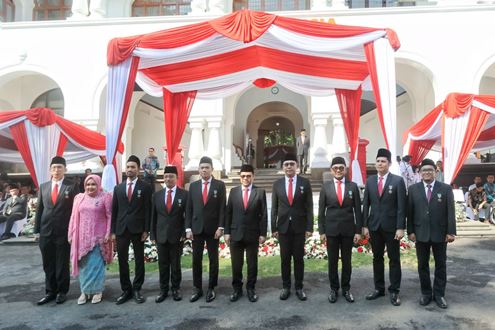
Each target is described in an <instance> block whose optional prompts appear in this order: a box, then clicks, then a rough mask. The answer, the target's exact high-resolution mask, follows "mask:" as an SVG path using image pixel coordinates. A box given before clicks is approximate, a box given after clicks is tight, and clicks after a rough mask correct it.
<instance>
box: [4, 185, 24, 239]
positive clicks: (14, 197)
mask: <svg viewBox="0 0 495 330" xmlns="http://www.w3.org/2000/svg"><path fill="white" fill-rule="evenodd" d="M9 192H10V197H9V199H7V201H6V202H5V205H4V208H3V212H2V214H1V215H0V223H3V222H6V226H5V232H4V233H3V234H2V236H1V237H0V240H6V239H9V238H12V237H15V234H13V233H11V230H12V227H13V226H14V222H16V221H17V220H22V219H24V218H25V217H26V200H25V199H24V198H22V197H20V196H19V187H18V186H17V185H16V184H14V183H13V184H11V185H10V191H9Z"/></svg>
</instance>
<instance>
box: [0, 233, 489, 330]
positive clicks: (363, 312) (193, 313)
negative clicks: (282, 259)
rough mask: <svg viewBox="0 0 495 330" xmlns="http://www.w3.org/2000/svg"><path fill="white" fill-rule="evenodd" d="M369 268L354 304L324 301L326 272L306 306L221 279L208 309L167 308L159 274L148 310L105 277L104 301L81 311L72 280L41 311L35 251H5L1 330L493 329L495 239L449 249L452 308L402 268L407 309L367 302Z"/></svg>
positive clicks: (312, 281)
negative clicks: (422, 300) (428, 300)
mask: <svg viewBox="0 0 495 330" xmlns="http://www.w3.org/2000/svg"><path fill="white" fill-rule="evenodd" d="M371 276H372V270H371V267H365V268H359V269H354V272H353V278H352V285H353V287H352V292H353V293H354V296H355V298H356V302H355V303H354V304H349V303H347V302H346V301H344V300H343V299H342V297H340V299H339V301H338V302H337V303H336V304H330V303H328V301H327V294H328V279H327V276H326V274H307V276H306V280H305V282H306V290H307V293H308V296H309V299H308V301H306V302H300V301H298V300H297V298H296V297H295V295H292V296H291V297H290V298H289V300H288V301H285V302H283V301H280V300H279V299H278V294H279V288H280V282H281V281H280V279H279V278H278V277H276V278H265V279H260V280H259V281H258V286H257V287H258V290H257V291H258V295H259V297H260V300H259V301H258V302H257V303H250V302H249V301H248V300H247V298H246V297H245V296H244V297H243V298H242V299H241V300H240V301H238V302H236V303H231V302H230V301H229V300H228V295H229V294H230V292H231V289H230V279H229V278H224V279H221V280H220V286H219V288H218V290H217V299H216V300H215V301H214V302H213V303H210V304H207V303H205V302H204V300H201V301H200V302H196V303H194V304H191V303H189V301H188V300H187V299H184V300H183V301H181V302H178V303H176V302H173V301H172V300H170V299H167V300H166V301H165V302H163V303H162V304H156V303H155V302H154V296H155V295H156V294H157V290H158V275H157V274H156V273H154V274H149V275H148V276H147V278H146V282H145V285H144V288H143V293H144V295H145V296H147V301H146V302H145V303H144V304H141V305H137V304H136V303H135V302H134V301H129V302H127V303H126V304H124V305H122V306H116V305H115V304H114V300H115V299H116V298H117V296H118V295H119V294H120V289H119V285H118V278H117V276H116V275H111V276H110V277H109V278H108V279H107V289H106V291H105V295H104V301H103V302H102V303H100V304H99V305H91V304H87V305H84V306H78V305H77V304H76V299H77V297H78V296H79V290H78V283H77V281H72V284H71V290H70V293H69V300H68V301H67V302H66V303H65V304H63V305H60V306H58V305H55V304H48V305H45V306H41V307H39V306H36V304H35V302H36V301H37V300H38V299H39V298H41V297H42V296H43V280H44V275H43V271H42V267H41V264H40V253H39V250H38V249H37V247H36V246H33V245H29V246H15V245H14V246H8V245H0V328H1V329H70V330H77V329H117V328H118V329H195V330H197V329H223V328H225V329H231V328H232V329H253V328H261V329H470V330H478V329H495V312H494V308H495V241H494V240H481V239H461V240H458V241H457V242H455V243H454V244H453V245H449V259H448V276H449V277H448V285H447V295H446V298H447V300H448V302H449V304H450V307H449V309H447V310H441V309H439V308H438V307H437V306H436V305H435V304H431V305H429V306H428V307H426V308H425V307H421V306H419V305H418V303H417V301H418V298H419V281H418V277H417V273H416V270H414V269H403V280H402V291H401V296H402V301H403V303H402V306H400V307H393V306H392V305H391V304H390V303H389V300H388V296H387V297H385V298H380V299H379V300H378V301H376V302H369V301H366V300H365V299H364V296H365V295H366V293H367V292H368V291H369V290H370V288H371V287H372V278H371ZM191 285H192V284H191V275H190V271H188V270H186V271H185V272H184V281H183V293H184V298H188V296H189V294H190V291H191V290H190V289H191Z"/></svg>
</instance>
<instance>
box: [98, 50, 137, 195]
mask: <svg viewBox="0 0 495 330" xmlns="http://www.w3.org/2000/svg"><path fill="white" fill-rule="evenodd" d="M131 63H132V57H130V58H128V59H127V60H125V61H124V62H122V63H120V64H119V65H116V66H110V68H109V70H108V87H107V107H106V111H105V120H106V122H105V132H106V147H107V149H106V153H105V156H106V158H107V165H105V168H104V169H103V175H102V186H103V189H104V190H105V191H113V187H115V185H116V184H117V178H116V175H115V168H114V166H113V164H112V160H113V157H114V155H115V154H116V151H117V146H118V137H119V129H120V124H121V122H122V114H123V111H124V109H123V107H124V100H125V91H126V89H127V81H128V79H129V72H130V70H131Z"/></svg>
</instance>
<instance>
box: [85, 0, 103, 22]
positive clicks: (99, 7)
mask: <svg viewBox="0 0 495 330" xmlns="http://www.w3.org/2000/svg"><path fill="white" fill-rule="evenodd" d="M89 11H90V13H91V15H90V17H91V18H93V19H101V18H105V17H107V0H91V2H90V3H89Z"/></svg>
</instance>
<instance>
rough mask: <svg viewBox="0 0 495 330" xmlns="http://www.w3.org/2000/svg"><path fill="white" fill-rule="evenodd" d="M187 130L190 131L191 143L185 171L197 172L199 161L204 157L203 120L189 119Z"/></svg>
mask: <svg viewBox="0 0 495 330" xmlns="http://www.w3.org/2000/svg"><path fill="white" fill-rule="evenodd" d="M189 128H190V129H191V141H190V143H189V151H188V153H187V157H188V158H189V162H188V163H187V165H186V166H185V169H186V171H189V170H197V169H198V165H199V160H200V159H201V157H203V156H204V153H205V149H204V145H203V128H204V121H203V119H199V118H198V119H192V118H190V119H189Z"/></svg>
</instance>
